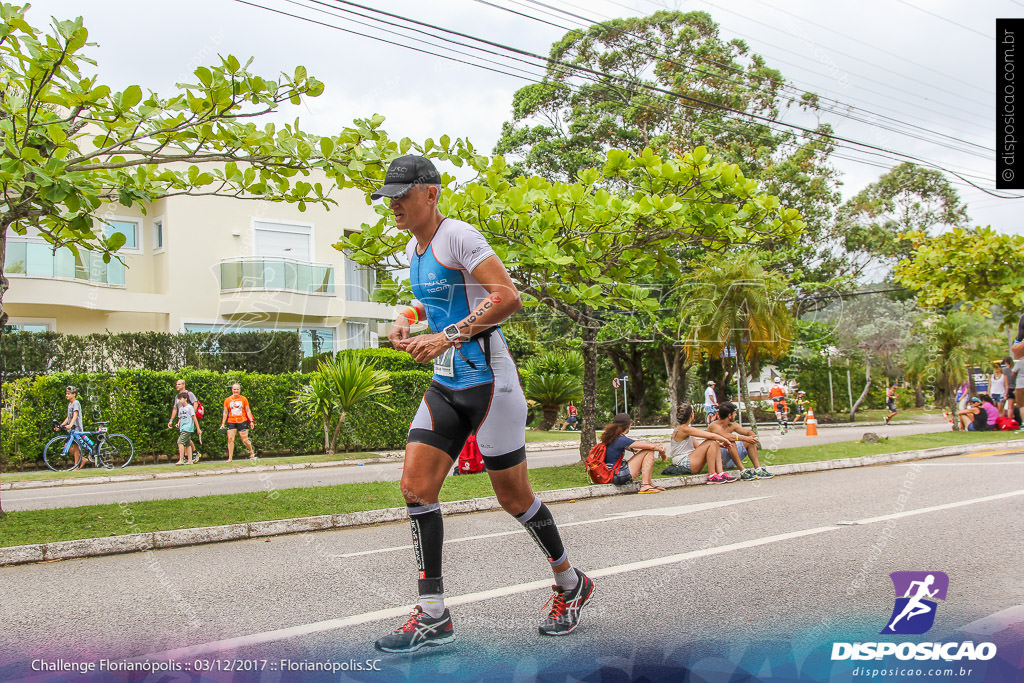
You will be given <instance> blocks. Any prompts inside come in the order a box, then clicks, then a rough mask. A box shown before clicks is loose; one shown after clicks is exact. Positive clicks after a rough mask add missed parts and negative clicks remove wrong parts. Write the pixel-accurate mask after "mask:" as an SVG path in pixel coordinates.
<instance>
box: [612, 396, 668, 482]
mask: <svg viewBox="0 0 1024 683" xmlns="http://www.w3.org/2000/svg"><path fill="white" fill-rule="evenodd" d="M632 424H633V418H631V417H630V416H629V414H628V413H619V414H618V415H616V416H615V419H613V420H612V421H611V424H609V425H607V426H606V427H605V428H604V432H602V433H601V443H603V444H604V446H605V456H604V458H605V464H606V465H608V467H609V468H610V469H614V467H615V464H616V463H618V462H619V458H622V460H623V462H622V465H621V466H622V467H627V466H628V468H629V473H630V475H632V478H633V479H636V478H637V477H638V476H639V477H640V491H639V493H661V492H662V491H664V490H665V489H664V488H662V487H661V486H655V484H654V482H653V480H652V479H651V475H652V473H653V472H654V454H655V453H658V454H659V455H660V457H661V459H662V460H666V459H667V458H666V456H665V451H666V448H665V447H664V446H659V445H657V444H653V443H650V442H649V441H634V440H633V439H631V438H629V437H628V436H626V433H627V432H629V427H630V425H632ZM615 483H618V482H615ZM624 483H627V484H628V483H629V482H624Z"/></svg>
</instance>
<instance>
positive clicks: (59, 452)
mask: <svg viewBox="0 0 1024 683" xmlns="http://www.w3.org/2000/svg"><path fill="white" fill-rule="evenodd" d="M70 438H71V437H69V436H68V435H67V434H62V435H61V436H55V437H53V438H52V439H50V440H49V441H47V442H46V446H45V447H44V448H43V462H45V463H46V466H47V467H49V468H50V469H51V470H53V471H54V472H67V471H68V470H70V469H71V468H73V467H74V466H75V456H74V455H72V454H71V449H70V448H67V450H65V446H66V445H67V442H68V439H70Z"/></svg>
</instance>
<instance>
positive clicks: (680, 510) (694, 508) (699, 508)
mask: <svg viewBox="0 0 1024 683" xmlns="http://www.w3.org/2000/svg"><path fill="white" fill-rule="evenodd" d="M770 497H771V496H757V497H756V498H736V499H733V500H720V501H715V502H712V503H694V504H693V505H677V506H675V507H668V508H653V509H650V510H637V511H635V512H618V513H616V514H614V515H612V516H611V517H600V518H598V519H587V520H583V521H580V522H565V523H562V524H559V525H558V528H560V529H564V528H566V527H570V526H580V525H583V524H596V523H598V522H614V521H617V520H620V519H629V518H633V517H647V516H658V517H668V516H676V515H688V514H693V513H695V512H703V511H704V510H714V509H716V508H721V507H726V506H729V505H737V504H739V503H749V502H751V501H755V500H762V499H764V498H770ZM525 533H526V530H525V529H522V528H520V529H512V530H510V531H496V532H494V533H493V534H479V535H477V536H464V537H462V538H450V539H445V542H444V543H445V545H448V544H449V543H464V542H466V541H479V540H481V539H484V538H499V537H501V536H512V535H514V534H525ZM411 549H412V546H411V545H393V546H390V547H387V548H374V549H372V550H359V551H357V552H354V553H340V554H337V555H331V556H330V557H331V559H336V560H340V559H343V558H346V557H362V556H364V555H376V554H377V553H390V552H395V551H397V550H411Z"/></svg>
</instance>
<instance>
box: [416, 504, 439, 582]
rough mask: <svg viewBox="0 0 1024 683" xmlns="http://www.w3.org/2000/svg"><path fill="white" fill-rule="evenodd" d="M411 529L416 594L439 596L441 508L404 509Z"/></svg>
mask: <svg viewBox="0 0 1024 683" xmlns="http://www.w3.org/2000/svg"><path fill="white" fill-rule="evenodd" d="M407 507H408V508H409V522H410V524H411V525H412V547H413V549H414V550H415V551H416V566H417V567H419V570H420V580H419V594H420V595H441V594H443V593H444V582H443V580H442V578H441V548H442V546H443V545H444V520H443V519H442V518H441V504H440V503H429V504H427V505H407Z"/></svg>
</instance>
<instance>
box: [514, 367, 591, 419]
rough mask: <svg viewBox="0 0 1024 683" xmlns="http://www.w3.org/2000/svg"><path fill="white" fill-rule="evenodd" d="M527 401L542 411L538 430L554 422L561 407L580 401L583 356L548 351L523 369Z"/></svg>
mask: <svg viewBox="0 0 1024 683" xmlns="http://www.w3.org/2000/svg"><path fill="white" fill-rule="evenodd" d="M523 375H525V377H526V379H525V381H524V383H523V386H524V388H525V390H526V398H527V399H529V400H531V401H535V402H536V403H539V404H540V406H541V409H542V410H543V412H544V417H543V421H542V422H541V425H540V429H541V430H543V431H547V430H549V429H551V426H552V425H553V424H554V423H555V420H556V419H557V417H558V412H559V410H561V408H562V406H564V405H566V404H567V403H569V402H570V401H579V400H580V399H582V398H583V354H581V353H580V352H579V351H569V352H561V351H547V352H545V353H543V354H541V355H538V356H534V357H533V358H531V359H530V360H529V361H527V362H526V363H525V364H524V366H523Z"/></svg>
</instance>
